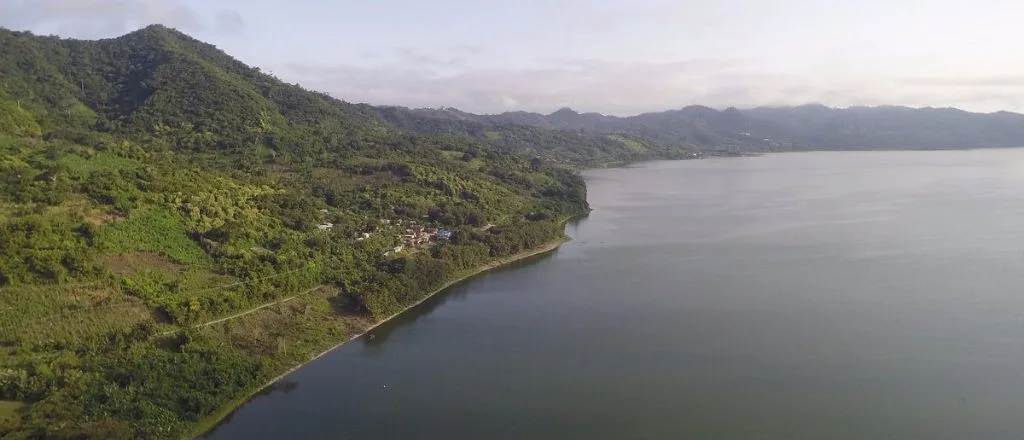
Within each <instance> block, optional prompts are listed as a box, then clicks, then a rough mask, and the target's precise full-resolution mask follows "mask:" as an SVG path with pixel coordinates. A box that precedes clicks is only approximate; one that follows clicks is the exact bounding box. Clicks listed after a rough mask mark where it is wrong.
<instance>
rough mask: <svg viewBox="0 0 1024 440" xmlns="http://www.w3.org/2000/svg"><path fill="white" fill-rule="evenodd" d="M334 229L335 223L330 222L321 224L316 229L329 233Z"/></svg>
mask: <svg viewBox="0 0 1024 440" xmlns="http://www.w3.org/2000/svg"><path fill="white" fill-rule="evenodd" d="M333 227H334V223H330V222H328V223H321V224H319V225H316V228H317V229H319V230H321V231H329V230H330V229H331V228H333Z"/></svg>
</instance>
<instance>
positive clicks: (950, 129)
mask: <svg viewBox="0 0 1024 440" xmlns="http://www.w3.org/2000/svg"><path fill="white" fill-rule="evenodd" d="M405 111H407V112H411V113H413V114H416V115H418V116H421V117H426V118H439V119H458V120H460V121H469V122H474V123H478V124H485V125H487V126H506V125H526V126H532V127H539V128H545V129H549V130H566V131H576V132H580V133H582V134H590V135H618V136H625V137H629V138H631V139H637V140H642V141H643V142H647V143H650V144H654V145H658V146H659V147H658V148H657V149H656V150H658V151H675V149H678V148H684V149H688V150H689V149H697V150H704V151H709V150H710V151H714V150H723V151H739V152H744V151H779V150H857V149H947V148H966V147H971V148H975V147H977V148H980V147H1011V146H1024V115H1021V114H1018V113H1011V112H997V113H971V112H966V111H963V110H958V109H953V108H920V109H915V108H909V107H898V106H881V107H851V108H846V109H838V108H829V107H826V106H823V105H818V104H813V105H804V106H799V107H758V108H753V109H745V110H741V109H736V108H728V109H725V110H716V109H713V108H710V107H705V106H688V107H683V108H681V109H677V110H669V111H664V112H656V113H644V114H640V115H636V116H629V117H617V116H606V115H601V114H598V113H579V112H576V111H574V110H572V109H570V108H562V109H559V110H558V111H555V112H553V113H551V114H548V115H544V114H540V113H528V112H508V113H502V114H497V115H474V114H470V113H466V112H462V111H459V110H455V109H444V110H405ZM406 128H411V127H406ZM413 129H414V128H413Z"/></svg>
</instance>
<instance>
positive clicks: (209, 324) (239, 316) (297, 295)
mask: <svg viewBox="0 0 1024 440" xmlns="http://www.w3.org/2000/svg"><path fill="white" fill-rule="evenodd" d="M323 287H324V286H316V287H314V288H312V289H306V290H304V291H302V292H299V293H296V294H295V295H292V296H289V297H287V298H283V299H279V300H277V301H274V302H269V303H266V304H262V305H258V306H256V307H253V308H251V309H248V310H243V311H241V312H238V313H235V314H234V315H231V316H225V317H223V318H217V319H214V320H213V321H207V322H204V323H202V324H196V325H193V326H192V328H203V327H208V326H211V325H214V324H220V323H222V322H224V321H230V320H232V319H235V318H241V317H243V316H245V315H248V314H250V313H255V312H258V311H260V310H263V309H265V308H267V307H270V306H274V305H277V304H284V303H286V302H288V301H291V300H293V299H295V298H298V297H300V296H302V295H305V294H307V293H310V292H313V291H315V290H319V289H321V288H323ZM176 331H177V330H171V331H167V332H163V333H161V334H160V336H167V335H170V334H172V333H174V332H176Z"/></svg>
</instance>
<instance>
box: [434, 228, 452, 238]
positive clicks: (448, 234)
mask: <svg viewBox="0 0 1024 440" xmlns="http://www.w3.org/2000/svg"><path fill="white" fill-rule="evenodd" d="M451 238H452V231H449V230H447V229H441V230H439V231H437V239H438V240H449V239H451Z"/></svg>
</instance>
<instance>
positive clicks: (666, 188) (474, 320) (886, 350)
mask: <svg viewBox="0 0 1024 440" xmlns="http://www.w3.org/2000/svg"><path fill="white" fill-rule="evenodd" d="M586 177H587V183H588V188H589V199H590V203H591V205H592V207H593V208H594V212H593V213H591V215H590V216H589V217H587V218H584V219H581V220H579V221H578V222H576V223H573V224H570V225H568V226H567V232H568V233H569V234H570V235H571V236H573V237H574V238H575V239H574V240H573V241H571V242H569V243H567V244H566V245H564V246H563V247H562V248H560V249H559V250H558V251H556V252H554V253H552V254H549V255H546V256H541V257H538V258H533V259H530V260H528V261H525V262H522V263H519V264H516V265H514V266H511V267H507V268H503V269H499V270H496V271H492V272H489V273H486V274H484V275H482V276H479V277H476V278H474V279H472V280H470V281H468V282H465V283H462V284H460V285H457V286H455V287H453V288H451V289H450V290H449V291H448V292H447V293H446V294H444V295H439V296H437V297H435V298H433V299H431V300H429V301H428V302H427V303H425V304H424V305H423V306H421V307H418V308H416V309H413V310H411V311H409V312H408V313H407V314H404V315H402V316H401V317H399V318H397V319H395V320H394V321H392V322H389V323H387V324H385V325H383V326H381V327H380V328H378V329H377V330H375V331H374V332H372V337H370V336H367V337H363V338H361V339H358V340H356V341H353V342H351V343H349V344H346V345H344V346H343V347H341V348H340V349H338V350H335V351H333V352H331V353H330V354H328V355H326V356H324V357H323V358H321V359H320V360H318V361H316V362H313V363H310V364H309V365H307V366H305V367H303V368H301V369H299V370H298V371H296V372H295V373H293V374H291V375H289V376H288V377H286V378H285V379H283V380H282V381H281V382H279V383H278V384H277V385H275V386H274V387H272V388H271V389H269V390H267V391H266V392H265V393H263V394H262V395H260V396H257V397H255V398H253V399H252V400H251V401H250V402H248V403H247V404H246V405H245V406H243V407H242V408H240V409H239V410H238V411H237V412H236V413H235V414H233V415H232V416H231V418H230V419H229V420H227V421H226V422H225V423H224V424H222V425H221V426H219V427H218V428H217V429H215V430H214V431H213V432H211V433H210V434H208V436H207V438H212V439H254V438H268V439H269V438H311V439H317V438H323V439H410V438H412V439H448V440H450V439H481V438H487V439H674V438H714V439H821V438H829V439H905V438H930V439H964V438H1017V437H1019V436H1021V435H1022V433H1024V419H1022V418H1021V416H1020V413H1021V408H1024V321H1022V319H1021V318H1022V314H1024V150H1020V149H1004V150H963V151H929V152H842V153H837V152H815V153H786V154H772V155H766V156H760V157H745V158H727V159H708V160H692V161H679V162H653V163H645V164H640V165H636V166H631V167H628V168H617V169H606V170H594V171H588V172H587V173H586Z"/></svg>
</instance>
